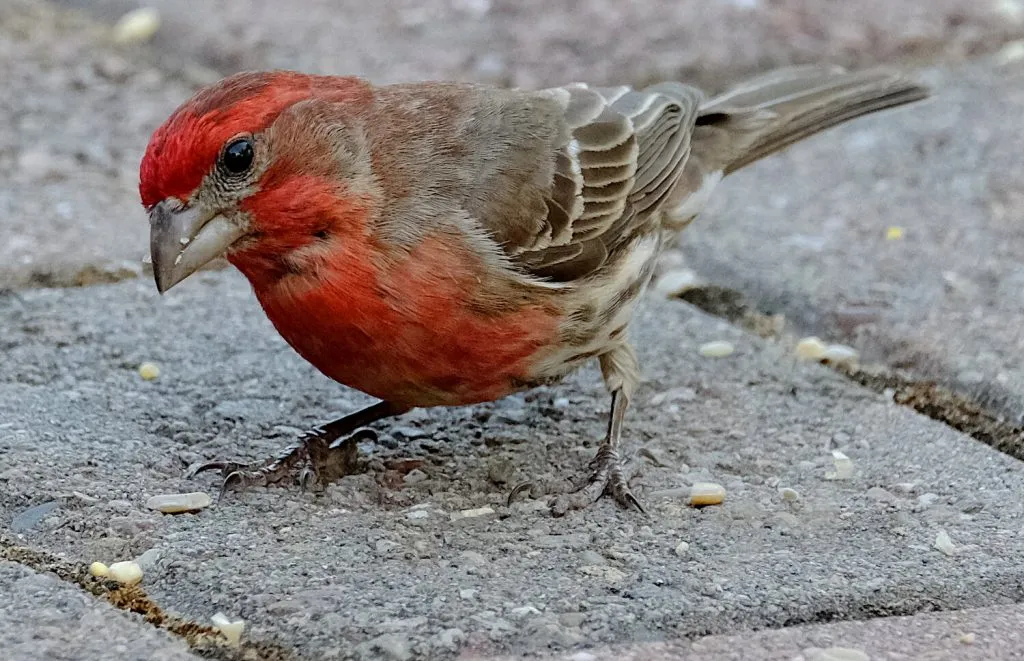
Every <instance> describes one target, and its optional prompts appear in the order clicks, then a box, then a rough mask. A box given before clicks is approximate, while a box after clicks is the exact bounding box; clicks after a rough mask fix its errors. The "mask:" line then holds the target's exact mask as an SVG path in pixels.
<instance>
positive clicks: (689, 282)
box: [654, 269, 700, 298]
mask: <svg viewBox="0 0 1024 661" xmlns="http://www.w3.org/2000/svg"><path fill="white" fill-rule="evenodd" d="M699 284H700V281H699V279H698V278H697V274H696V273H694V272H693V271H691V270H690V269H678V270H675V271H667V272H666V273H665V274H664V275H662V276H661V277H660V278H658V282H657V284H655V285H654V290H655V291H656V292H658V293H659V294H662V295H664V296H667V297H669V298H672V297H675V296H680V295H681V294H684V293H686V292H687V291H689V290H691V289H693V288H694V287H696V286H698V285H699Z"/></svg>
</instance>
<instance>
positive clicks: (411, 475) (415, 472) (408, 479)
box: [402, 468, 430, 484]
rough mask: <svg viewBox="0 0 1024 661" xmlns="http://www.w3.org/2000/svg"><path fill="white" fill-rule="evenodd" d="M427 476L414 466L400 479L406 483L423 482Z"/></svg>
mask: <svg viewBox="0 0 1024 661" xmlns="http://www.w3.org/2000/svg"><path fill="white" fill-rule="evenodd" d="M429 477H430V476H429V475H427V474H426V473H424V472H423V471H421V470H420V469H419V468H414V469H412V470H411V471H409V472H408V473H406V474H405V477H403V478H402V481H403V482H405V483H406V484H419V483H420V482H423V481H424V480H426V479H428V478H429Z"/></svg>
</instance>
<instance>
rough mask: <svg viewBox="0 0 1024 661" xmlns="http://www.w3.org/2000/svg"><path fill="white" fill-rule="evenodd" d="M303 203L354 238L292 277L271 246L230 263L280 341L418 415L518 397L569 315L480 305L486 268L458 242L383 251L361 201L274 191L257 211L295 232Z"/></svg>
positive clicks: (535, 307)
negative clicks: (427, 409)
mask: <svg viewBox="0 0 1024 661" xmlns="http://www.w3.org/2000/svg"><path fill="white" fill-rule="evenodd" d="M298 190H301V191H302V193H301V195H297V192H298ZM296 205H301V207H302V208H303V209H304V210H305V211H304V213H307V214H309V213H330V214H333V215H334V216H335V217H336V220H339V221H342V222H339V223H338V224H337V225H336V226H337V227H344V228H345V229H344V230H339V231H338V232H337V233H336V234H335V236H333V237H332V243H331V244H330V249H329V251H327V252H325V253H324V255H323V256H322V260H321V261H319V262H317V263H316V266H315V267H312V268H309V269H308V270H303V271H301V272H293V273H289V272H288V271H287V270H286V269H282V268H281V266H280V262H279V259H278V258H277V257H276V255H279V254H280V253H278V252H276V248H277V246H272V245H271V244H266V243H263V242H261V244H260V245H259V247H256V248H252V249H248V250H245V251H241V252H237V253H235V254H233V255H231V256H230V257H229V258H230V260H231V261H232V263H234V264H235V265H236V266H237V267H238V268H239V269H240V270H241V271H242V272H243V273H244V274H245V275H246V276H247V277H248V279H249V280H250V282H251V283H252V285H253V288H254V290H255V293H256V296H257V298H258V299H259V301H260V303H261V305H262V306H263V308H264V310H265V311H266V313H267V316H268V317H269V318H270V321H271V322H272V323H273V324H274V326H275V327H276V328H277V330H278V332H280V333H281V335H282V336H283V337H284V339H285V340H286V341H287V342H288V343H289V344H290V345H291V346H292V347H293V348H294V349H295V350H296V351H297V352H298V353H299V354H300V355H302V356H303V357H304V358H305V359H306V360H308V361H309V362H311V363H312V364H313V365H314V366H316V367H317V368H318V369H320V370H321V371H322V372H323V373H324V374H326V375H327V376H329V377H331V378H333V379H335V380H337V381H339V382H341V383H343V384H345V385H347V386H350V387H353V388H357V389H359V390H362V391H363V392H366V393H368V394H370V395H373V396H375V397H378V398H381V399H386V400H389V401H392V402H395V403H399V404H405V405H409V406H434V405H460V404H471V403H475V402H480V401H488V400H493V399H498V398H500V397H502V396H504V395H507V394H509V393H510V392H513V391H515V390H517V389H518V388H519V387H520V385H521V382H522V381H524V380H526V379H527V378H528V376H529V374H530V371H531V366H532V365H533V362H534V361H535V360H536V358H537V356H538V355H539V354H540V353H541V352H542V351H543V350H544V349H545V348H546V347H548V346H551V344H552V343H553V342H554V340H555V337H556V334H557V326H558V321H559V315H558V311H557V309H556V308H555V307H554V306H552V305H550V304H549V303H546V302H545V303H534V304H528V305H527V304H524V305H523V306H522V307H519V308H516V309H510V310H506V311H503V312H500V313H495V312H493V311H491V312H484V311H481V310H480V309H479V306H473V305H471V302H472V301H474V300H478V298H479V297H480V296H481V295H483V294H486V292H482V291H481V287H482V286H483V285H482V280H481V278H479V277H477V276H478V275H479V274H480V272H481V271H480V269H481V268H482V264H481V263H480V260H479V258H477V257H475V256H474V255H473V254H472V252H471V251H469V250H468V249H467V248H466V247H465V246H464V245H461V244H459V243H458V242H457V241H453V240H452V237H450V236H445V237H439V236H438V237H430V238H427V239H425V240H423V241H422V242H421V243H419V244H417V245H416V246H414V247H413V248H412V249H411V250H409V251H406V252H402V251H399V250H398V249H396V248H394V247H384V246H382V245H380V244H379V243H378V242H377V241H376V240H375V239H374V238H373V236H372V235H371V233H370V232H369V229H368V226H367V213H366V211H365V207H363V206H361V203H360V201H358V200H347V199H343V198H339V196H338V194H337V192H336V189H334V188H332V187H331V186H330V185H329V184H328V183H326V182H324V181H323V180H311V179H309V178H307V179H298V178H296V179H292V180H290V181H289V182H285V183H284V184H282V185H281V186H277V187H275V188H274V189H265V190H264V192H261V193H259V194H258V195H257V196H255V198H254V200H253V204H252V212H253V213H254V214H255V215H256V216H257V217H258V218H259V219H260V220H259V221H258V222H263V221H264V220H269V218H270V217H271V216H269V215H268V214H273V216H272V217H273V218H275V219H278V220H279V221H280V223H287V222H288V220H287V214H285V211H286V210H287V212H288V213H293V214H294V213H298V212H299V210H298V208H297V207H296ZM324 205H327V206H326V207H325V206H324ZM315 209H319V211H316V210H315ZM266 241H273V239H271V238H267V239H266Z"/></svg>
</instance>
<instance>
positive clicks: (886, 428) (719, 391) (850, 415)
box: [0, 271, 1024, 659]
mask: <svg viewBox="0 0 1024 661" xmlns="http://www.w3.org/2000/svg"><path fill="white" fill-rule="evenodd" d="M0 300H2V305H3V309H2V312H0V313H2V315H3V318H4V319H6V320H7V321H8V324H9V327H10V331H9V332H8V333H6V334H5V336H4V342H5V344H4V351H5V356H6V357H7V360H6V361H5V362H4V363H3V365H2V366H0V409H2V410H4V411H5V419H4V423H3V425H4V426H3V429H2V430H0V443H2V445H3V448H4V452H2V453H0V479H2V480H3V481H4V482H5V484H6V488H5V490H4V495H3V496H0V512H2V514H0V516H2V517H3V519H0V520H5V521H10V520H12V519H13V518H14V517H15V516H16V515H17V514H18V513H21V512H23V511H24V510H26V509H27V508H29V507H31V506H34V505H38V504H41V503H45V502H49V501H54V500H55V501H57V502H58V503H59V504H60V507H59V509H57V510H56V511H55V512H54V513H51V514H50V515H49V516H48V517H46V518H45V519H44V520H43V521H40V522H39V523H38V524H37V525H36V526H34V527H32V528H30V529H29V530H26V531H23V532H22V535H23V536H24V539H25V543H26V544H31V545H32V546H34V547H36V548H41V549H46V550H50V551H54V552H59V553H62V554H64V555H66V556H68V557H72V558H76V559H79V560H81V561H91V560H102V561H105V562H110V561H113V560H117V559H125V558H131V557H135V556H139V555H141V554H143V553H145V552H147V551H152V552H151V553H149V555H148V556H147V558H149V560H148V562H149V563H150V569H149V570H147V576H146V579H145V581H144V585H145V587H146V589H147V590H148V592H149V593H150V595H151V596H152V597H153V598H154V599H156V601H157V603H159V604H160V605H161V607H163V608H164V609H166V610H168V611H170V612H174V613H178V614H180V615H182V616H184V617H187V618H190V619H194V620H197V621H207V620H208V618H209V616H210V615H211V614H212V613H213V612H215V611H217V610H222V611H224V612H226V613H228V614H229V615H233V616H241V617H243V618H245V619H246V620H247V621H248V622H249V623H250V627H251V628H250V631H252V632H253V633H254V634H256V635H259V636H264V637H269V638H272V639H275V640H277V641H278V642H279V643H281V644H282V645H285V646H286V647H291V648H294V649H296V650H297V651H298V652H299V653H300V654H301V655H303V656H304V657H307V658H318V659H320V658H328V659H329V658H358V659H372V658H389V657H387V655H388V654H391V655H392V657H391V658H407V657H405V656H404V655H405V653H406V652H408V654H410V655H414V656H415V657H422V656H432V657H434V658H448V657H450V656H451V655H453V654H454V653H455V652H454V650H455V649H456V648H458V649H460V650H463V651H464V652H466V653H479V654H493V653H497V652H503V651H506V652H511V653H514V654H521V653H527V652H534V653H537V652H545V651H549V650H552V649H553V650H559V649H573V648H574V647H576V646H578V645H583V644H587V645H601V644H612V643H624V642H630V643H632V642H638V641H645V640H661V639H673V638H677V637H679V636H681V635H685V636H692V635H695V634H705V633H725V632H732V631H735V630H736V629H737V628H739V629H743V628H750V627H766V626H773V627H777V626H782V625H786V624H793V623H804V622H807V623H814V622H819V621H831V620H836V619H849V618H858V617H866V616H878V615H886V614H907V613H915V612H918V611H919V610H922V609H926V610H927V609H935V608H939V609H952V608H966V607H982V606H993V605H998V604H1009V603H1015V602H1017V601H1020V600H1021V599H1022V597H1024V591H1022V587H1021V586H1022V585H1024V568H1022V567H1021V565H1020V563H1019V558H1020V557H1021V554H1022V553H1024V536H1022V534H1021V527H1020V521H1021V518H1020V517H1021V515H1022V514H1024V503H1022V502H1021V499H1020V498H1019V494H1020V493H1021V492H1022V490H1024V472H1022V471H1021V465H1020V463H1019V462H1017V461H1016V460H1013V459H1011V458H1009V457H1007V456H1006V455H1003V454H1000V453H998V452H996V451H994V450H992V449H990V448H988V447H987V446H985V445H983V444H980V443H977V442H974V441H972V440H971V439H968V438H966V437H964V436H962V435H960V434H958V433H956V432H953V431H952V430H950V429H949V428H948V427H946V426H944V425H941V424H939V423H936V422H934V421H932V420H929V419H927V418H923V417H920V416H918V415H916V414H914V413H912V412H911V411H909V410H907V409H905V408H903V407H900V406H897V405H894V404H892V403H891V402H887V401H886V400H885V398H884V397H882V396H880V395H875V394H873V393H869V392H867V391H865V390H863V389H861V388H859V387H857V386H855V385H853V384H851V383H849V382H848V381H846V380H845V379H844V378H843V377H841V376H839V375H837V374H835V373H834V372H832V371H831V370H829V369H827V368H824V367H821V366H817V365H806V364H797V363H795V362H794V361H793V359H792V358H791V357H790V355H789V351H788V349H787V348H785V347H782V346H778V345H775V344H772V343H765V342H763V341H761V340H759V339H757V338H754V337H752V336H750V335H747V334H745V333H743V332H741V331H739V330H738V329H736V328H735V327H733V326H731V325H729V324H727V323H725V322H723V321H721V320H717V319H714V318H710V317H707V316H705V315H703V314H701V313H698V312H695V311H694V310H693V309H692V308H690V307H689V306H686V305H684V304H681V303H678V302H673V301H660V300H653V299H652V300H651V301H650V303H649V305H648V309H647V312H646V314H645V316H644V317H643V318H642V319H641V320H640V323H639V325H638V328H637V344H638V346H639V348H640V354H641V358H642V360H643V364H644V367H645V371H646V376H647V382H646V384H645V385H644V386H643V388H642V390H641V391H640V393H639V396H638V404H637V406H636V410H635V411H634V413H633V415H632V416H631V417H630V418H629V423H628V435H629V439H630V440H631V442H634V443H637V444H642V445H643V446H645V447H647V448H649V449H650V450H651V451H652V452H654V453H655V454H656V455H657V456H659V457H660V458H661V463H663V464H664V466H663V467H657V466H649V467H647V468H646V470H645V474H644V476H643V477H642V478H640V479H639V480H638V482H637V483H636V487H637V489H638V490H639V491H640V492H641V497H642V498H643V499H644V500H645V501H646V502H647V504H648V507H649V509H650V511H651V516H650V518H646V519H645V518H641V517H638V516H637V515H635V514H630V513H627V512H623V511H620V510H619V509H617V508H616V507H615V506H614V505H613V504H612V503H610V502H604V503H601V504H600V505H599V506H598V507H596V508H593V509H592V510H591V511H588V512H586V513H582V514H578V515H572V516H569V517H566V518H564V519H552V518H550V517H549V516H548V515H547V514H546V513H545V512H543V511H541V510H538V509H536V508H535V507H534V505H535V504H536V503H534V502H526V503H522V504H517V505H515V506H513V507H512V508H506V507H505V506H504V505H503V500H504V497H505V494H506V493H507V490H508V488H509V484H511V483H515V482H516V481H518V480H519V479H522V478H523V477H525V476H534V475H537V476H542V477H547V478H549V479H551V480H555V478H558V477H560V476H565V475H575V474H576V473H577V472H579V471H582V470H584V466H585V464H586V462H587V461H588V459H589V456H590V454H591V453H592V452H593V450H594V447H595V445H596V441H597V439H599V438H600V435H601V431H602V428H603V414H604V408H605V406H606V405H607V402H606V401H605V397H604V396H603V395H601V394H600V392H601V391H600V386H599V382H598V379H597V376H596V374H595V373H594V371H588V372H585V373H583V374H581V375H579V376H578V377H576V378H574V379H572V380H570V381H569V382H568V383H566V384H564V385H562V386H559V387H557V388H553V389H546V390H540V391H537V392H535V393H533V394H531V395H530V396H529V397H528V398H525V397H513V398H510V399H508V400H505V401H503V402H500V403H497V404H494V405H488V406H481V407H475V408H469V409H453V410H438V411H429V412H426V413H423V414H421V415H418V416H417V415H414V416H413V417H412V419H411V420H404V421H401V422H400V426H399V427H398V428H396V429H393V430H391V431H390V432H389V431H387V429H388V428H387V427H385V428H384V431H383V433H382V437H381V440H380V442H379V444H377V445H376V446H375V447H370V448H367V450H368V451H369V452H371V453H372V455H373V456H374V457H375V458H376V460H375V462H374V463H373V465H372V466H371V470H370V472H369V473H366V474H361V475H355V476H352V477H347V478H344V479H343V480H341V481H340V482H338V483H337V484H335V485H334V486H332V487H330V488H329V489H328V490H327V491H326V492H325V494H323V495H322V496H319V497H315V496H312V495H308V494H302V493H300V492H299V491H297V490H295V489H294V488H289V489H280V488H273V489H265V490H264V489H255V490H252V491H250V492H247V493H245V494H241V495H237V496H230V497H228V498H227V499H226V500H225V501H223V502H222V503H221V504H219V505H217V506H215V507H212V508H210V509H208V510H204V511H203V512H201V513H199V514H197V515H183V516H167V515H160V514H157V513H155V512H150V511H147V510H146V509H145V506H144V503H145V501H146V499H147V498H148V497H149V496H152V495H154V494H159V493H174V492H182V491H192V490H195V489H196V488H203V489H206V490H213V489H215V488H216V486H217V484H216V482H215V480H214V479H213V478H207V479H203V480H199V481H198V482H196V481H188V480H185V479H184V478H183V469H184V466H185V465H186V464H189V463H192V462H194V461H197V460H201V459H207V458H215V457H224V456H228V457H230V456H236V455H242V456H249V457H253V458H258V457H261V456H265V455H267V454H269V453H271V452H273V451H274V450H276V449H277V448H278V447H280V446H281V445H282V444H284V443H287V442H289V440H290V437H291V435H292V434H293V433H294V432H295V429H296V428H299V427H303V426H307V425H309V424H312V423H313V422H315V421H318V420H320V419H323V418H325V417H328V416H329V414H330V413H333V412H337V411H343V410H350V409H352V408H353V407H355V406H357V405H359V404H360V403H363V402H364V401H365V400H363V399H362V398H361V397H359V396H357V395H355V394H354V393H351V392H349V391H346V390H344V389H342V388H340V387H338V386H337V385H335V384H332V383H330V382H329V381H328V380H327V379H326V378H324V377H322V376H319V375H318V374H316V373H315V372H314V370H313V369H312V368H311V367H310V366H308V365H306V364H305V363H304V362H303V361H301V360H300V359H299V358H298V357H297V356H295V355H294V354H293V353H292V352H291V350H290V349H289V348H288V347H287V346H286V345H285V344H284V342H283V341H282V340H281V339H280V338H279V337H278V336H277V335H276V334H275V333H274V331H273V330H272V328H271V327H270V325H269V323H268V322H267V321H266V319H265V318H264V316H263V314H262V312H261V311H260V310H259V308H258V305H257V303H256V302H255V300H254V299H253V297H252V295H251V293H250V292H249V289H248V286H247V284H246V283H245V282H244V279H243V278H241V276H239V275H238V274H236V273H234V272H233V271H229V272H223V273H211V274H203V275H202V276H200V277H198V278H196V279H195V280H192V281H189V282H188V283H185V284H184V285H183V286H182V288H181V289H180V290H178V289H176V290H175V291H174V292H173V295H169V296H167V297H164V298H162V299H161V298H159V297H158V296H157V294H156V293H155V291H154V290H153V287H152V286H151V284H150V283H149V282H146V281H138V280H136V281H129V282H125V283H121V284H118V285H110V286H97V287H91V288H87V289H84V290H31V291H24V292H21V293H20V294H19V296H18V297H10V296H9V297H6V298H4V299H0ZM719 339H727V340H729V341H732V342H734V343H735V345H736V347H737V352H736V353H735V354H733V355H732V356H730V357H727V358H724V359H711V358H704V357H701V356H700V354H699V352H698V347H699V345H700V344H701V343H703V342H707V341H710V340H719ZM142 361H154V362H155V363H157V364H158V365H159V366H160V367H161V369H162V374H161V376H160V378H159V379H157V380H156V381H153V382H146V381H143V380H142V379H141V378H140V377H139V376H138V374H137V373H136V368H137V366H138V364H139V363H141V362H142ZM584 445H589V447H586V448H584V447H583V446H584ZM832 450H840V451H842V452H845V453H846V454H847V455H848V456H849V457H850V458H851V459H852V461H853V464H854V466H855V470H854V475H853V477H852V479H850V480H829V479H826V474H827V473H828V472H830V471H832V470H833V458H832V455H831V451H832ZM410 460H411V461H412V463H410ZM403 464H404V467H403ZM414 465H416V466H418V468H417V470H416V471H412V472H410V468H411V467H412V466H414ZM509 467H510V468H509ZM509 471H511V477H509V476H508V472H509ZM495 476H499V477H497V478H496V477H495ZM502 476H504V477H502ZM503 479H504V480H505V482H504V483H501V484H497V483H495V480H498V481H501V480H503ZM697 481H713V482H718V483H720V484H723V485H724V486H725V487H726V489H727V491H728V496H727V499H726V502H725V504H724V505H722V506H720V507H712V508H707V509H703V510H694V509H692V508H690V507H688V506H687V505H686V503H685V494H686V493H688V486H689V485H691V484H692V483H694V482H697ZM787 487H788V488H792V489H794V490H796V491H797V492H798V494H799V500H798V501H797V502H795V503H790V502H788V501H786V500H785V499H784V498H783V497H782V496H781V495H780V491H779V489H781V488H787ZM78 494H82V495H78ZM83 496H84V497H83ZM484 506H488V507H491V508H492V509H493V510H494V511H495V514H493V515H485V516H481V517H478V518H471V519H468V520H465V521H459V522H453V521H451V515H452V514H453V513H458V512H460V511H462V510H466V509H475V508H480V507H484ZM940 531H945V532H946V533H947V534H948V535H949V536H950V538H951V539H952V541H953V544H954V546H955V552H954V555H951V556H950V555H946V554H945V553H943V552H942V551H940V550H937V549H936V548H935V541H936V538H937V535H938V534H939V533H940ZM680 542H687V543H688V544H689V546H688V548H686V549H679V550H678V551H677V547H679V545H680ZM396 650H397V651H396ZM409 658H412V657H409Z"/></svg>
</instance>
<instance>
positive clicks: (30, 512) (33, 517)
mask: <svg viewBox="0 0 1024 661" xmlns="http://www.w3.org/2000/svg"><path fill="white" fill-rule="evenodd" d="M58 507H60V503H58V502H57V501H56V500H50V501H47V502H45V503H41V504H39V505H35V506H33V507H30V508H28V509H27V510H24V511H22V512H21V513H19V514H18V515H17V516H15V517H14V518H13V519H12V520H11V532H13V533H18V534H20V533H23V532H28V531H29V530H31V529H32V528H35V527H36V526H37V525H39V523H40V522H41V521H42V520H43V519H45V518H46V517H47V516H49V515H50V514H51V513H52V512H54V511H55V510H56V509H57V508H58Z"/></svg>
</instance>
